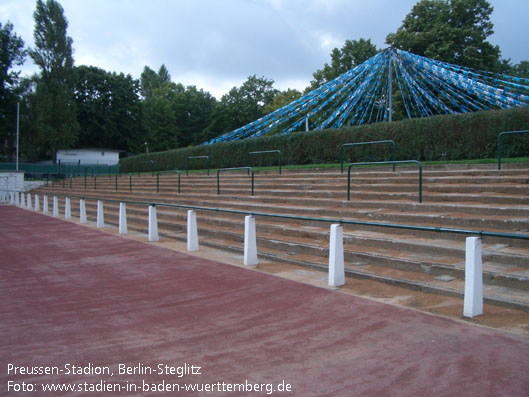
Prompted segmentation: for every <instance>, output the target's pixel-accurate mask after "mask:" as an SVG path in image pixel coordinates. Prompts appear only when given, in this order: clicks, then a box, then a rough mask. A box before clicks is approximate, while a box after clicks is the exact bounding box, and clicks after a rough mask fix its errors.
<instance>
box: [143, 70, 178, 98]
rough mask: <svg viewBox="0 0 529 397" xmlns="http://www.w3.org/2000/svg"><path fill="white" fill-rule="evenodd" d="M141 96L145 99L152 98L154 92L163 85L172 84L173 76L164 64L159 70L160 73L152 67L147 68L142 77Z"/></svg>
mask: <svg viewBox="0 0 529 397" xmlns="http://www.w3.org/2000/svg"><path fill="white" fill-rule="evenodd" d="M140 82H141V95H142V96H143V97H144V98H150V97H151V96H152V94H153V91H154V90H156V89H158V88H161V87H162V85H163V84H165V83H170V82H171V75H170V74H169V71H168V70H167V68H166V67H165V65H164V64H162V66H160V69H158V73H156V72H155V71H154V70H152V69H151V68H150V67H148V66H145V67H144V68H143V72H142V73H141V77H140Z"/></svg>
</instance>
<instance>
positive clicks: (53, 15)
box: [29, 0, 79, 160]
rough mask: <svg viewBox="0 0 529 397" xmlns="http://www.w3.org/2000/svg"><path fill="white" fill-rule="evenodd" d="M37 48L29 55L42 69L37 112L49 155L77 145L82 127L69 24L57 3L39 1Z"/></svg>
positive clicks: (42, 138)
mask: <svg viewBox="0 0 529 397" xmlns="http://www.w3.org/2000/svg"><path fill="white" fill-rule="evenodd" d="M33 18H34V20H35V30H34V33H33V36H34V40H35V49H31V50H30V51H29V55H30V56H31V58H32V59H33V61H34V62H35V64H36V65H37V66H39V67H40V70H41V76H40V79H39V81H38V82H37V89H36V107H37V109H36V111H37V114H38V130H39V135H40V136H41V142H42V143H43V144H44V145H45V148H46V152H47V154H48V155H51V156H53V159H54V160H55V156H56V153H57V150H58V149H65V148H69V147H72V146H73V145H75V144H76V142H77V137H78V133H79V124H78V123H77V119H76V109H75V102H74V96H73V63H74V60H73V56H72V43H73V40H72V38H71V37H68V36H67V32H66V31H67V28H68V21H67V20H66V18H65V16H64V10H63V8H62V6H61V5H60V4H59V3H58V2H56V1H55V0H47V1H46V3H44V2H43V1H42V0H37V6H36V9H35V12H34V13H33Z"/></svg>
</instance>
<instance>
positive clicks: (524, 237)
mask: <svg viewBox="0 0 529 397" xmlns="http://www.w3.org/2000/svg"><path fill="white" fill-rule="evenodd" d="M2 191H6V192H8V193H21V191H18V190H8V189H2ZM53 195H54V196H57V197H70V198H76V199H83V200H94V201H97V200H101V201H105V202H112V203H126V204H136V205H154V206H159V207H167V208H179V209H193V210H198V211H211V212H223V213H229V214H241V215H253V216H261V217H268V218H278V219H294V220H300V221H309V222H324V223H335V224H336V223H339V224H344V225H356V226H369V227H371V226H372V227H382V228H389V229H404V230H415V231H425V232H433V233H451V234H463V235H468V236H477V237H480V238H483V237H498V238H511V239H517V240H527V241H529V234H520V233H502V232H491V231H486V230H468V229H454V228H445V227H433V226H418V225H406V224H397V223H384V222H367V221H355V220H351V219H338V218H315V217H308V216H297V215H287V214H273V213H266V212H251V211H242V210H233V209H223V208H215V207H200V206H195V205H185V204H172V203H158V202H152V201H134V200H116V199H108V198H104V197H85V196H73V195H67V194H53Z"/></svg>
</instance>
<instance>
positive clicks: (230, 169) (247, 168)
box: [217, 167, 255, 196]
mask: <svg viewBox="0 0 529 397" xmlns="http://www.w3.org/2000/svg"><path fill="white" fill-rule="evenodd" d="M240 170H248V175H250V171H251V172H252V193H251V194H250V196H253V191H254V174H255V173H254V171H253V168H252V167H235V168H219V169H218V170H217V195H220V173H221V172H224V171H240Z"/></svg>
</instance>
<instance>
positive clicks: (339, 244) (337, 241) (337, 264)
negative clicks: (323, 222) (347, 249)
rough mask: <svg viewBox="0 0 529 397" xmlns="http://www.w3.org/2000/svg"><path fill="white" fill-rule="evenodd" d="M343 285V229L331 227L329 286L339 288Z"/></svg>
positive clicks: (336, 226)
mask: <svg viewBox="0 0 529 397" xmlns="http://www.w3.org/2000/svg"><path fill="white" fill-rule="evenodd" d="M344 284H345V270H344V255H343V227H342V225H339V224H335V225H331V237H330V245H329V286H331V287H340V286H342V285H344Z"/></svg>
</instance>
